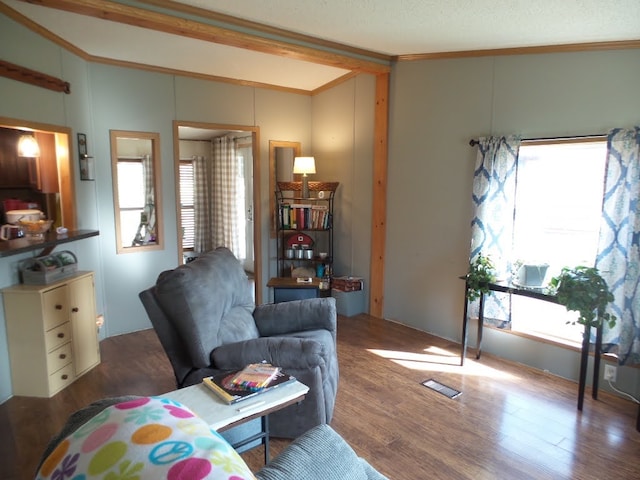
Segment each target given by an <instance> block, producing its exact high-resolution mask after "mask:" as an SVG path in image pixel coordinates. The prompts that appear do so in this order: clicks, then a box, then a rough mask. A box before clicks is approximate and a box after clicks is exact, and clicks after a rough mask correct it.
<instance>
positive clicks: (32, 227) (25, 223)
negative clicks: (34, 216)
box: [18, 220, 53, 238]
mask: <svg viewBox="0 0 640 480" xmlns="http://www.w3.org/2000/svg"><path fill="white" fill-rule="evenodd" d="M18 225H20V226H21V227H22V230H23V231H24V233H25V235H26V236H27V237H31V238H43V237H44V234H45V233H46V232H48V231H49V229H50V228H51V225H53V220H35V221H34V220H20V221H19V222H18Z"/></svg>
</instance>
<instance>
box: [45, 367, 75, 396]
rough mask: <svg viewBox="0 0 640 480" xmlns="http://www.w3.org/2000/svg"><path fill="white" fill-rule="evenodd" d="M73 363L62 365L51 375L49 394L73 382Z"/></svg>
mask: <svg viewBox="0 0 640 480" xmlns="http://www.w3.org/2000/svg"><path fill="white" fill-rule="evenodd" d="M73 380H74V377H73V364H71V363H70V364H69V365H66V366H64V367H62V368H61V369H60V370H58V371H57V372H55V373H52V374H51V375H49V396H51V395H53V394H54V393H56V392H58V391H60V390H62V389H63V388H65V387H66V386H67V385H69V384H70V383H71V382H73Z"/></svg>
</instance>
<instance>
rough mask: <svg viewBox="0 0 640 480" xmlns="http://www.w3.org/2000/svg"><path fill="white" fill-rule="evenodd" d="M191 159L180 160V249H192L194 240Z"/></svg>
mask: <svg viewBox="0 0 640 480" xmlns="http://www.w3.org/2000/svg"><path fill="white" fill-rule="evenodd" d="M193 206H194V177H193V161H191V160H180V224H181V225H182V249H183V250H193V245H194V240H195V211H194V208H193Z"/></svg>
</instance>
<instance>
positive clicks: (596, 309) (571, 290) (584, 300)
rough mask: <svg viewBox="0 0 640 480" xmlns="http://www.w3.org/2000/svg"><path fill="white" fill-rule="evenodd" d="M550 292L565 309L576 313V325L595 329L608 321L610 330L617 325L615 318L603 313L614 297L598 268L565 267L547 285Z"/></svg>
mask: <svg viewBox="0 0 640 480" xmlns="http://www.w3.org/2000/svg"><path fill="white" fill-rule="evenodd" d="M549 293H551V294H552V295H556V297H557V298H558V303H559V304H560V305H564V306H565V307H566V308H567V310H573V311H577V312H578V314H579V315H578V320H577V322H578V323H581V324H582V325H588V326H590V327H596V328H598V327H600V326H601V325H602V324H603V323H604V322H607V323H608V325H609V327H613V326H614V325H615V324H616V320H617V318H616V317H615V316H614V315H611V314H609V313H607V312H606V311H605V310H606V307H607V305H608V304H609V303H611V302H612V301H613V294H612V293H611V291H610V290H609V286H608V285H607V282H606V281H605V280H604V279H603V278H602V277H601V276H600V273H599V272H598V269H597V268H594V267H584V266H578V267H574V268H568V267H564V268H563V269H562V270H561V272H560V274H559V275H558V276H556V277H553V278H552V279H551V281H550V282H549ZM571 323H573V324H575V323H576V322H571Z"/></svg>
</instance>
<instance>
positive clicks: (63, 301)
mask: <svg viewBox="0 0 640 480" xmlns="http://www.w3.org/2000/svg"><path fill="white" fill-rule="evenodd" d="M42 314H43V315H44V329H45V330H49V329H50V328H53V327H55V326H58V325H60V324H61V323H64V322H67V321H68V320H69V314H70V312H69V292H68V290H67V288H66V287H64V286H63V287H58V288H54V289H52V290H47V291H46V292H44V293H43V294H42Z"/></svg>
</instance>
